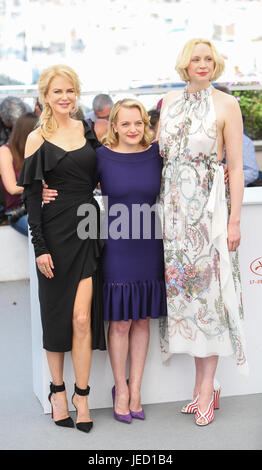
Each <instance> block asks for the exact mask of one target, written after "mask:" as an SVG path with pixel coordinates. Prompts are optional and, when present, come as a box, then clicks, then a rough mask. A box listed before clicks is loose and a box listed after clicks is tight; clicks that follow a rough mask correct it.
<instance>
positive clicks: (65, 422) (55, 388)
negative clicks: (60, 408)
mask: <svg viewBox="0 0 262 470" xmlns="http://www.w3.org/2000/svg"><path fill="white" fill-rule="evenodd" d="M64 391H65V384H64V382H63V384H62V385H54V384H53V383H52V382H50V393H49V395H48V400H49V401H50V403H51V408H52V418H53V419H54V413H53V405H52V402H51V396H52V395H53V393H57V392H64ZM54 422H55V424H56V425H57V426H62V427H64V428H74V427H75V425H74V421H73V420H72V418H70V416H68V418H64V419H59V420H58V421H54Z"/></svg>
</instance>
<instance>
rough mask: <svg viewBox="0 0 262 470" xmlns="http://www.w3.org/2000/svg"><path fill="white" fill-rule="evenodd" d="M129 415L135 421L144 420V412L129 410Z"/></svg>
mask: <svg viewBox="0 0 262 470" xmlns="http://www.w3.org/2000/svg"><path fill="white" fill-rule="evenodd" d="M130 414H131V416H132V418H135V419H146V416H145V412H144V410H141V411H132V410H130Z"/></svg>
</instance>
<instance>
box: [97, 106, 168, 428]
mask: <svg viewBox="0 0 262 470" xmlns="http://www.w3.org/2000/svg"><path fill="white" fill-rule="evenodd" d="M151 141H152V135H151V132H150V129H149V117H148V115H147V112H146V110H145V108H144V107H143V105H142V104H141V103H140V102H138V101H136V100H133V99H125V100H122V101H118V102H117V103H116V104H115V105H114V107H113V109H112V111H111V114H110V120H109V130H108V133H107V135H106V136H105V138H104V139H103V143H104V144H105V145H103V146H101V147H99V148H98V149H97V151H96V154H97V164H98V167H97V170H98V179H99V181H100V182H101V189H102V194H103V196H108V199H107V202H108V208H107V210H108V214H109V216H108V227H109V230H108V233H104V234H103V235H105V246H104V251H103V257H102V261H103V274H104V287H103V289H104V318H105V320H107V321H109V322H110V325H109V333H108V350H109V354H110V360H111V365H112V369H113V374H114V379H115V386H114V387H113V400H114V416H115V418H116V419H118V420H120V421H125V422H131V419H132V417H133V418H140V419H144V411H143V409H142V407H141V402H140V388H141V382H142V375H143V370H144V365H145V360H146V355H147V350H148V344H149V320H150V318H158V317H159V316H162V315H166V292H165V283H164V264H163V243H162V238H161V234H160V237H159V232H158V230H157V229H158V228H159V226H157V220H156V217H155V212H154V210H152V209H154V207H155V204H156V198H157V195H158V194H159V189H160V183H161V172H162V159H161V157H160V155H159V152H158V145H157V144H156V143H152V144H151ZM122 205H123V206H122ZM140 209H141V212H140ZM137 214H138V215H137ZM143 214H144V216H143ZM136 215H137V217H136ZM119 229H120V230H119ZM157 237H158V238H157ZM128 353H129V379H128V382H127V380H126V363H127V357H128Z"/></svg>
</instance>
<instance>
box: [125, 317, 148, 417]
mask: <svg viewBox="0 0 262 470" xmlns="http://www.w3.org/2000/svg"><path fill="white" fill-rule="evenodd" d="M149 322H150V318H147V319H146V320H137V321H133V322H132V326H131V329H130V339H129V345H130V346H129V349H130V373H129V381H128V386H129V394H130V409H131V410H132V411H141V409H142V408H141V401H140V389H141V383H142V377H143V372H144V367H145V361H146V356H147V351H148V345H149V336H150V323H149Z"/></svg>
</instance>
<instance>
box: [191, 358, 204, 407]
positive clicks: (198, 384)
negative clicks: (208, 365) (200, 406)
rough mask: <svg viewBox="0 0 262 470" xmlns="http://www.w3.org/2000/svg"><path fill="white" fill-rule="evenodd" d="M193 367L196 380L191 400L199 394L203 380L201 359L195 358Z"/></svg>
mask: <svg viewBox="0 0 262 470" xmlns="http://www.w3.org/2000/svg"><path fill="white" fill-rule="evenodd" d="M195 366H196V380H195V388H194V395H193V398H196V396H197V395H198V393H200V389H201V383H202V379H203V359H202V358H201V357H195Z"/></svg>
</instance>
